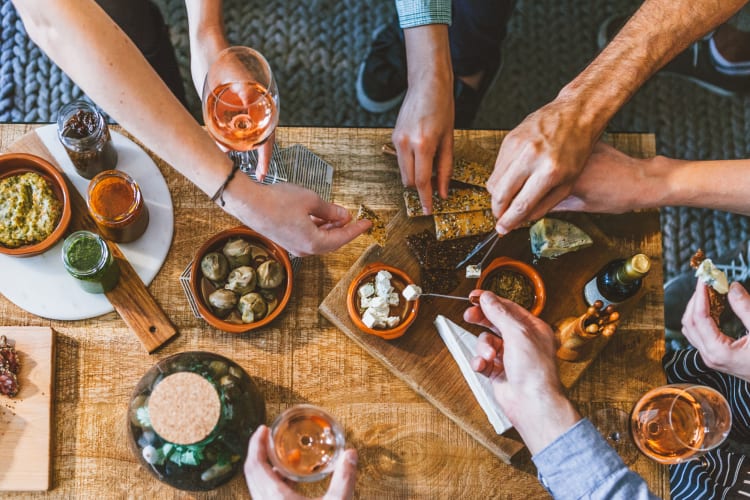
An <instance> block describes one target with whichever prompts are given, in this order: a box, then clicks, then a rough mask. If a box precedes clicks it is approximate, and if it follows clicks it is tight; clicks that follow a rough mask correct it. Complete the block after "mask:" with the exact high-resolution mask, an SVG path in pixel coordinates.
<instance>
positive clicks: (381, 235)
mask: <svg viewBox="0 0 750 500" xmlns="http://www.w3.org/2000/svg"><path fill="white" fill-rule="evenodd" d="M361 219H366V220H369V221H370V222H372V227H371V228H370V230H369V231H367V234H368V235H369V236H370V237H371V238H372V239H373V240H375V243H377V244H378V245H380V246H381V247H384V246H385V242H386V232H385V222H383V219H381V218H380V217H379V216H378V215H377V214H376V213H375V212H374V211H373V210H372V209H370V208H367V207H366V206H364V205H360V206H359V211H358V212H357V220H361Z"/></svg>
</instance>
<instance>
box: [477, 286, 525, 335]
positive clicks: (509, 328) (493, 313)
mask: <svg viewBox="0 0 750 500" xmlns="http://www.w3.org/2000/svg"><path fill="white" fill-rule="evenodd" d="M479 305H480V306H481V308H482V312H483V313H484V316H485V317H486V318H487V319H488V320H489V321H490V323H492V324H493V325H494V326H495V328H496V329H497V331H499V333H500V334H502V337H503V338H506V337H507V336H514V335H516V334H517V333H518V332H520V331H521V330H522V327H523V326H524V324H525V323H528V322H529V319H530V318H531V319H534V316H532V315H531V313H530V312H529V311H527V310H526V309H524V308H523V307H521V306H519V305H518V304H516V303H515V302H513V301H510V300H507V299H501V298H500V297H498V296H497V295H495V294H494V293H492V292H484V293H483V294H482V295H481V296H480V297H479Z"/></svg>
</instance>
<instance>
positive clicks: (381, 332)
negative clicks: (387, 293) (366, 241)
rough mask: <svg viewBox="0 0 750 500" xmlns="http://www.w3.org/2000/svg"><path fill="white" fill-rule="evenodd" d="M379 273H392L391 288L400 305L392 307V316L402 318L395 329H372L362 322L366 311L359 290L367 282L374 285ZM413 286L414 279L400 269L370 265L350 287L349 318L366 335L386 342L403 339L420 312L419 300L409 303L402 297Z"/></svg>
mask: <svg viewBox="0 0 750 500" xmlns="http://www.w3.org/2000/svg"><path fill="white" fill-rule="evenodd" d="M378 271H388V272H389V273H391V276H392V278H391V286H393V288H394V292H396V293H398V297H399V305H398V306H391V314H392V315H394V316H395V315H398V316H399V317H400V318H401V321H400V322H399V324H398V325H396V326H395V327H393V328H370V327H368V326H367V325H365V324H364V323H363V322H362V314H363V312H364V311H362V308H361V307H360V306H359V300H358V299H359V294H358V291H359V288H360V287H361V286H362V285H364V284H366V283H367V282H373V283H374V282H375V276H376V275H377V274H378ZM413 284H414V281H412V279H411V278H409V276H408V275H407V274H406V273H405V272H403V271H402V270H400V269H397V268H395V267H393V266H389V265H387V264H383V263H382V262H374V263H372V264H368V265H367V266H365V268H364V269H363V270H362V272H361V273H359V274H358V275H357V277H356V278H354V279H353V280H352V282H351V284H350V285H349V291H348V292H347V294H346V309H347V311H348V312H349V317H350V318H351V320H352V321H353V322H354V324H355V325H356V326H357V328H359V329H360V330H362V331H363V332H365V333H369V334H371V335H377V336H378V337H382V338H384V339H386V340H393V339H396V338H398V337H401V336H402V335H403V334H404V333H406V330H408V329H409V327H410V326H411V325H412V323H414V320H416V319H417V312H418V311H419V299H417V300H412V301H407V300H406V299H404V297H403V295H401V292H403V291H404V288H406V287H407V285H413Z"/></svg>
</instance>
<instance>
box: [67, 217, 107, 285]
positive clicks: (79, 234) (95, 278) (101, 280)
mask: <svg viewBox="0 0 750 500" xmlns="http://www.w3.org/2000/svg"><path fill="white" fill-rule="evenodd" d="M62 257H63V264H64V265H65V269H66V270H67V271H68V273H69V274H70V275H71V276H73V277H74V278H75V279H76V280H78V284H79V285H81V288H83V289H84V290H85V291H86V292H88V293H104V292H108V291H110V290H112V289H113V288H114V287H115V285H116V284H117V280H118V279H119V278H120V268H119V267H118V265H117V261H115V259H114V258H113V257H112V253H111V252H110V251H109V247H108V246H107V243H106V242H105V241H104V239H103V238H102V237H101V236H99V235H98V234H94V233H92V232H89V231H76V232H75V233H73V234H71V235H70V236H68V237H67V238H65V241H64V242H63V249H62Z"/></svg>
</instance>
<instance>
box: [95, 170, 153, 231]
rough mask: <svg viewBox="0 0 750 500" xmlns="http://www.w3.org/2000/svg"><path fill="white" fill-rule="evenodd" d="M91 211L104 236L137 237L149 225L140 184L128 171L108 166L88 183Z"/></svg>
mask: <svg viewBox="0 0 750 500" xmlns="http://www.w3.org/2000/svg"><path fill="white" fill-rule="evenodd" d="M87 203H88V207H89V214H91V217H92V218H93V219H94V222H96V226H97V227H98V228H99V231H100V233H101V235H102V236H104V237H105V238H106V239H108V240H111V241H115V242H117V243H128V242H131V241H134V240H136V239H138V238H139V237H140V236H141V235H142V234H143V232H144V231H146V227H147V226H148V208H147V207H146V203H145V202H144V201H143V195H142V194H141V188H140V187H138V184H137V183H136V182H135V181H134V180H133V178H132V177H130V176H129V175H128V174H126V173H125V172H122V171H119V170H105V171H104V172H101V173H99V174H97V175H96V176H95V177H94V178H93V179H91V182H90V183H89V189H88V198H87Z"/></svg>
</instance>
